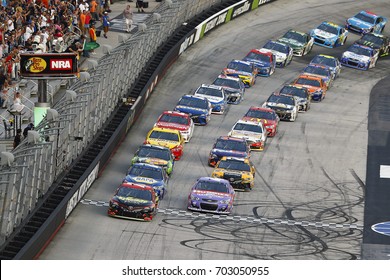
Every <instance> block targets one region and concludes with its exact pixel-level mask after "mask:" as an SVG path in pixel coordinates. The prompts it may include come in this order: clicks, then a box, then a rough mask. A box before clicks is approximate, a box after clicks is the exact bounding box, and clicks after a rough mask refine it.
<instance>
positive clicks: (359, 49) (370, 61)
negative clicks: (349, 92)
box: [340, 44, 378, 70]
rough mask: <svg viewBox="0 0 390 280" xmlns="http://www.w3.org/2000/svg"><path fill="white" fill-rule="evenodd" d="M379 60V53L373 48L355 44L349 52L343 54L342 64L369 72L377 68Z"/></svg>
mask: <svg viewBox="0 0 390 280" xmlns="http://www.w3.org/2000/svg"><path fill="white" fill-rule="evenodd" d="M377 60H378V52H377V51H376V50H374V49H373V48H370V47H367V46H362V45H358V44H353V45H352V46H350V47H349V48H348V50H347V51H345V52H343V54H342V56H341V59H340V62H341V64H342V65H345V66H348V67H351V68H355V69H360V70H368V69H370V68H373V67H375V65H376V62H377Z"/></svg>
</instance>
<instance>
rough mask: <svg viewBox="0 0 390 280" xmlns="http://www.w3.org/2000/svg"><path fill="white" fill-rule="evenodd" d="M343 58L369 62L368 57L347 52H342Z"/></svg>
mask: <svg viewBox="0 0 390 280" xmlns="http://www.w3.org/2000/svg"><path fill="white" fill-rule="evenodd" d="M343 57H345V58H351V59H355V60H358V61H362V62H369V61H370V57H369V56H365V55H360V54H356V53H353V52H349V51H346V52H344V53H343Z"/></svg>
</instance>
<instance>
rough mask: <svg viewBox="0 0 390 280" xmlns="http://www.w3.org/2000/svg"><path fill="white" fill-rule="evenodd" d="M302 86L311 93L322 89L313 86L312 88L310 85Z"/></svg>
mask: <svg viewBox="0 0 390 280" xmlns="http://www.w3.org/2000/svg"><path fill="white" fill-rule="evenodd" d="M300 86H302V87H305V88H307V89H308V90H309V92H310V93H313V92H315V91H317V90H319V89H321V88H320V87H313V86H310V85H300Z"/></svg>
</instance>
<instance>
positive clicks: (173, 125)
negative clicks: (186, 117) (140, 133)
mask: <svg viewBox="0 0 390 280" xmlns="http://www.w3.org/2000/svg"><path fill="white" fill-rule="evenodd" d="M156 126H158V127H161V128H170V129H176V130H180V131H184V130H188V129H189V128H190V127H189V126H188V125H184V124H179V123H170V122H158V123H156Z"/></svg>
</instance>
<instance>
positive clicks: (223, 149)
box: [209, 136, 250, 166]
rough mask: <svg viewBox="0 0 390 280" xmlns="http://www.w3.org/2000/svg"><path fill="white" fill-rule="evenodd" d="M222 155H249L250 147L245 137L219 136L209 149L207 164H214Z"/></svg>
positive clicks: (244, 156) (240, 156) (241, 156)
mask: <svg viewBox="0 0 390 280" xmlns="http://www.w3.org/2000/svg"><path fill="white" fill-rule="evenodd" d="M224 156H228V157H238V158H247V157H249V156H250V147H249V145H248V143H247V142H246V140H245V139H241V138H237V137H229V136H221V137H219V138H218V139H217V141H216V142H215V143H214V145H213V148H212V149H211V151H210V154H209V165H210V166H215V165H216V164H217V163H218V161H219V160H220V159H221V158H222V157H224Z"/></svg>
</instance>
